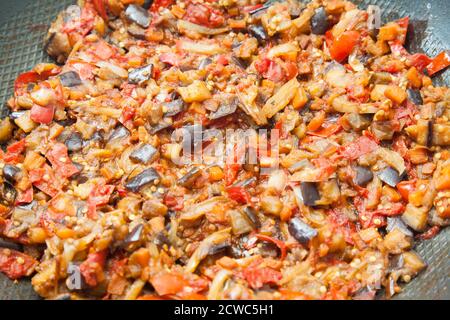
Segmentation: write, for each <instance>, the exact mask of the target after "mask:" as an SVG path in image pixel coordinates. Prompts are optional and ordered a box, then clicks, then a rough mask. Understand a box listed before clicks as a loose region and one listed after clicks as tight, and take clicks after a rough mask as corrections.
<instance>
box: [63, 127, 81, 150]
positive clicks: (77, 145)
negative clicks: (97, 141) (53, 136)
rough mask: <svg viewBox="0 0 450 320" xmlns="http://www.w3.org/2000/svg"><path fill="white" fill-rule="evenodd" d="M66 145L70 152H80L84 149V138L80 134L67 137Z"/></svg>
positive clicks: (75, 133) (76, 133)
mask: <svg viewBox="0 0 450 320" xmlns="http://www.w3.org/2000/svg"><path fill="white" fill-rule="evenodd" d="M64 144H65V145H66V147H67V150H69V151H80V150H81V149H82V148H83V138H82V137H81V134H80V133H78V132H74V133H72V134H71V135H69V136H68V137H67V139H66V141H64Z"/></svg>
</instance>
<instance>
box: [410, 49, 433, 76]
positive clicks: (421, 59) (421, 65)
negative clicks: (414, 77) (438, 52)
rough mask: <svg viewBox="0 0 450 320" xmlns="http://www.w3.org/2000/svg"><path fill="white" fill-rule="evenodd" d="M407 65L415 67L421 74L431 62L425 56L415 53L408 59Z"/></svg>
mask: <svg viewBox="0 0 450 320" xmlns="http://www.w3.org/2000/svg"><path fill="white" fill-rule="evenodd" d="M408 60H409V63H410V64H411V65H412V66H414V67H416V68H417V70H419V71H420V72H423V70H424V69H425V68H426V66H428V65H429V64H430V63H431V62H432V61H433V60H432V59H431V58H430V57H428V56H427V55H426V54H423V53H416V54H413V55H410V56H409V57H408Z"/></svg>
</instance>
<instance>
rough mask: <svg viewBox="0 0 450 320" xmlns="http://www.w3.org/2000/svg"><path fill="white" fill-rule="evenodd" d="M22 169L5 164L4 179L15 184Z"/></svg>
mask: <svg viewBox="0 0 450 320" xmlns="http://www.w3.org/2000/svg"><path fill="white" fill-rule="evenodd" d="M20 171H21V170H20V168H18V167H16V166H14V165H12V164H5V166H4V167H3V177H4V178H5V179H6V180H7V181H9V182H11V183H14V182H15V181H16V179H17V175H18V174H19V173H20Z"/></svg>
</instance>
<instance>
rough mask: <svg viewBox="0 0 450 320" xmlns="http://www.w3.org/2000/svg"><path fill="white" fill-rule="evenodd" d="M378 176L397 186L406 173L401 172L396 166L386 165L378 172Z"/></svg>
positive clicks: (385, 181) (388, 183) (392, 185)
mask: <svg viewBox="0 0 450 320" xmlns="http://www.w3.org/2000/svg"><path fill="white" fill-rule="evenodd" d="M378 177H379V178H380V180H381V181H383V182H384V183H386V184H387V185H389V186H391V187H393V188H395V187H396V186H397V184H398V183H399V182H400V181H402V180H403V179H404V177H405V173H404V172H403V173H402V174H399V173H398V172H397V170H395V169H394V168H392V167H386V168H384V169H383V170H381V171H380V172H378Z"/></svg>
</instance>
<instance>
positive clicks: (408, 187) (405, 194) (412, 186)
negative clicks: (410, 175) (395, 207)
mask: <svg viewBox="0 0 450 320" xmlns="http://www.w3.org/2000/svg"><path fill="white" fill-rule="evenodd" d="M397 190H398V192H399V193H400V195H401V196H402V198H403V199H405V201H408V198H409V195H410V194H411V193H413V192H414V191H415V190H416V180H410V181H402V182H400V183H399V184H397Z"/></svg>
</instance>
